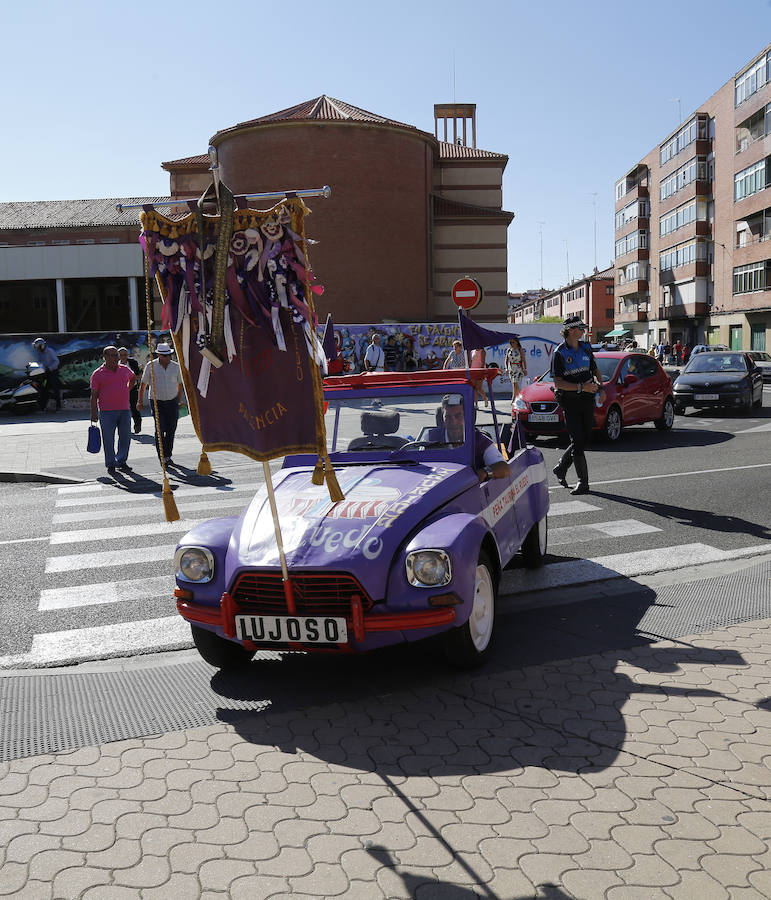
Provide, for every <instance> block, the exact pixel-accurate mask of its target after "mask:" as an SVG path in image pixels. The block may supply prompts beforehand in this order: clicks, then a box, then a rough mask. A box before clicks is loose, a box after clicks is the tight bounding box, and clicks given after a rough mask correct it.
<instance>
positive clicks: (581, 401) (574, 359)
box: [551, 315, 605, 494]
mask: <svg viewBox="0 0 771 900" xmlns="http://www.w3.org/2000/svg"><path fill="white" fill-rule="evenodd" d="M585 330H586V325H585V324H584V322H583V321H582V320H581V316H578V315H572V316H568V317H567V318H566V319H565V320H564V322H563V323H562V337H563V338H564V340H563V342H562V343H561V344H560V345H559V347H557V349H556V350H555V351H554V355H553V357H552V363H551V375H552V381H553V382H554V387H555V393H556V397H557V400H558V402H559V404H560V406H561V407H562V409H563V411H564V413H565V427H566V428H567V431H568V435H569V437H570V444H569V445H568V448H567V450H566V451H565V452H564V453H563V455H562V458H561V459H560V461H559V462H558V463H557V465H556V466H555V467H554V469H553V470H552V471H553V472H554V474H555V475H556V476H557V481H559V483H560V484H561V485H562V486H563V487H567V486H568V483H567V480H566V475H567V471H568V469H569V468H570V466H571V465H574V466H575V467H576V474H577V475H578V484H577V485H576V486H575V487H574V488H573V490H572V491H571V492H570V493H571V494H588V493H589V467H588V465H587V462H586V452H585V451H586V448H587V447H588V446H589V444H590V443H591V439H592V429H593V427H594V402H595V395H596V394H599V399H600V402H601V403H604V402H605V391H604V390H603V387H602V375H601V374H600V370H599V369H598V368H597V363H596V361H595V359H594V354H593V353H592V348H591V346H590V345H589V344H588V343H587V342H585V341H582V340H581V338H582V336H583V332H584V331H585Z"/></svg>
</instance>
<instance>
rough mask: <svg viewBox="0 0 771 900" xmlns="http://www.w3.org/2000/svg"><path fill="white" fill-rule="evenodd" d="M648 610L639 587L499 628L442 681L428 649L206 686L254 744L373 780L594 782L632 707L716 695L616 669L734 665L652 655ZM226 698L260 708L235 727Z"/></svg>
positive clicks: (278, 663)
mask: <svg viewBox="0 0 771 900" xmlns="http://www.w3.org/2000/svg"><path fill="white" fill-rule="evenodd" d="M636 587H638V586H636ZM654 602H655V594H654V593H653V592H652V591H651V590H650V589H648V588H638V589H637V590H636V591H635V592H634V593H632V592H631V591H630V592H629V593H627V594H619V595H618V596H613V597H610V598H609V597H604V598H600V599H598V600H596V601H592V602H587V603H574V604H570V605H565V606H554V607H549V608H546V609H540V610H538V609H534V610H529V611H527V612H520V613H516V614H508V615H503V616H499V619H498V631H497V635H496V645H495V649H494V653H493V656H492V659H491V660H490V662H489V663H488V664H487V665H486V666H485V667H484V668H483V669H480V670H479V671H478V672H473V673H468V672H458V671H457V670H454V669H450V668H449V667H448V664H447V663H446V662H445V661H444V659H443V657H442V655H441V653H440V652H439V647H438V645H437V643H436V642H433V643H432V642H423V643H421V644H419V645H400V646H397V647H394V648H387V649H385V650H382V651H377V652H374V653H371V654H369V655H365V656H348V657H341V656H331V655H330V656H324V655H322V654H307V655H306V654H301V653H299V654H295V653H288V654H286V655H283V656H282V655H281V654H275V655H272V659H258V660H255V661H254V662H252V664H251V665H250V666H249V667H248V668H247V669H246V670H245V671H243V672H241V673H237V674H236V673H224V672H218V673H216V674H215V675H214V676H213V677H212V679H211V687H212V690H213V691H214V693H215V694H217V695H219V697H221V698H222V700H223V701H224V702H223V704H222V706H221V707H220V708H219V709H218V711H217V716H218V718H219V719H220V720H221V721H225V722H229V723H231V724H232V725H233V727H234V728H235V730H236V732H237V733H238V734H239V735H241V737H243V738H244V739H245V740H248V741H250V742H252V743H256V744H268V745H270V744H273V745H276V746H279V747H280V748H281V749H283V750H284V751H285V752H290V753H295V752H297V751H298V750H301V751H304V752H306V753H309V754H311V755H313V756H315V757H319V758H321V759H323V760H325V761H326V762H327V763H331V764H336V765H340V766H345V767H350V768H355V769H359V770H362V771H367V772H377V773H378V775H380V776H381V777H384V778H386V777H389V776H395V777H399V776H419V775H420V776H440V775H455V776H458V775H460V776H465V775H475V774H477V775H478V774H491V773H495V772H499V771H510V770H511V769H512V768H513V769H516V768H518V767H521V768H525V767H528V766H530V767H537V768H539V769H542V770H545V771H549V772H571V773H578V774H580V773H582V772H587V771H596V770H603V769H606V768H608V767H609V766H612V765H613V764H614V762H615V761H616V759H617V757H618V754H619V752H620V750H621V749H622V747H623V744H624V741H625V739H626V728H625V723H624V715H623V707H624V705H625V703H626V702H627V701H628V700H629V699H630V697H631V696H632V695H633V694H635V695H639V694H647V695H651V697H652V700H653V698H654V697H655V698H659V702H664V701H665V700H666V699H667V698H671V697H678V698H694V697H714V698H715V699H716V700H718V699H720V697H721V696H722V695H721V694H719V693H716V692H714V691H710V690H703V689H691V688H679V687H676V686H667V685H662V684H658V683H653V684H644V683H638V682H636V681H634V680H632V678H630V676H629V675H627V674H626V673H625V672H624V671H620V670H619V669H623V668H624V664H625V662H626V661H627V660H629V661H630V663H631V664H632V665H634V666H635V667H636V668H638V669H644V670H646V671H647V672H649V673H651V674H653V675H654V676H655V675H666V674H670V673H674V672H677V670H678V667H680V666H681V665H683V664H687V663H700V664H705V665H706V664H709V665H730V666H737V665H742V664H743V659H742V657H741V655H740V654H738V653H736V652H735V651H733V650H725V651H723V650H707V649H702V648H698V647H694V646H691V645H688V644H684V643H679V644H677V645H674V646H664V647H662V646H658V647H650V643H651V641H650V639H649V638H647V637H645V636H643V635H642V634H640V633H639V632H638V631H637V624H638V623H639V621H640V619H641V617H642V615H643V614H644V613H645V611H646V610H648V609H649V608H650V606H651V605H652V604H653V603H654ZM647 648H649V649H647ZM654 680H655V679H654ZM229 698H230V699H233V700H250V701H258V702H259V703H260V705H261V708H260V710H259V711H258V712H249V713H246V714H244V712H243V710H233V709H228V708H227V699H229ZM652 705H653V704H652Z"/></svg>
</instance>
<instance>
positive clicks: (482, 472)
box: [442, 394, 509, 482]
mask: <svg viewBox="0 0 771 900" xmlns="http://www.w3.org/2000/svg"><path fill="white" fill-rule="evenodd" d="M464 415H465V413H464V409H463V397H461V396H459V395H458V394H445V395H444V397H442V419H443V421H444V428H443V429H442V430H443V431H444V436H443V439H444V440H445V441H446V442H447V443H449V444H462V443H463V440H464V435H463V432H464V428H463V425H464ZM474 468H475V469H476V470H477V472H479V480H480V482H481V481H487V479H488V478H508V477H509V466H508V464H507V462H506V460H504V458H503V456H502V455H501V451H500V450H499V449H498V448H497V447H496V446H495V444H494V443H493V441H492V440H491V439H490V438H489V437H488V436H487V435H486V434H485V433H484V432H483V431H480V430H479V429H478V428H475V429H474Z"/></svg>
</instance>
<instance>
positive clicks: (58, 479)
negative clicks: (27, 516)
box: [0, 472, 84, 484]
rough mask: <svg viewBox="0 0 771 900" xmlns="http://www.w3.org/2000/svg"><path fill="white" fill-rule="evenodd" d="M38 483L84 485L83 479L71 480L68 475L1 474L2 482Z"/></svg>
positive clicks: (36, 473)
mask: <svg viewBox="0 0 771 900" xmlns="http://www.w3.org/2000/svg"><path fill="white" fill-rule="evenodd" d="M2 481H5V482H17V483H21V482H28V481H38V482H43V483H44V484H83V482H84V479H83V478H69V477H68V476H66V475H54V474H53V473H52V472H0V482H2Z"/></svg>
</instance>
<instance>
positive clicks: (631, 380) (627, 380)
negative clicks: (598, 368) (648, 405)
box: [624, 375, 640, 386]
mask: <svg viewBox="0 0 771 900" xmlns="http://www.w3.org/2000/svg"><path fill="white" fill-rule="evenodd" d="M639 380H640V379H639V378H638V377H637V376H636V375H625V376H624V384H625V385H627V386H629V385H630V384H637V382H638V381H639Z"/></svg>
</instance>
